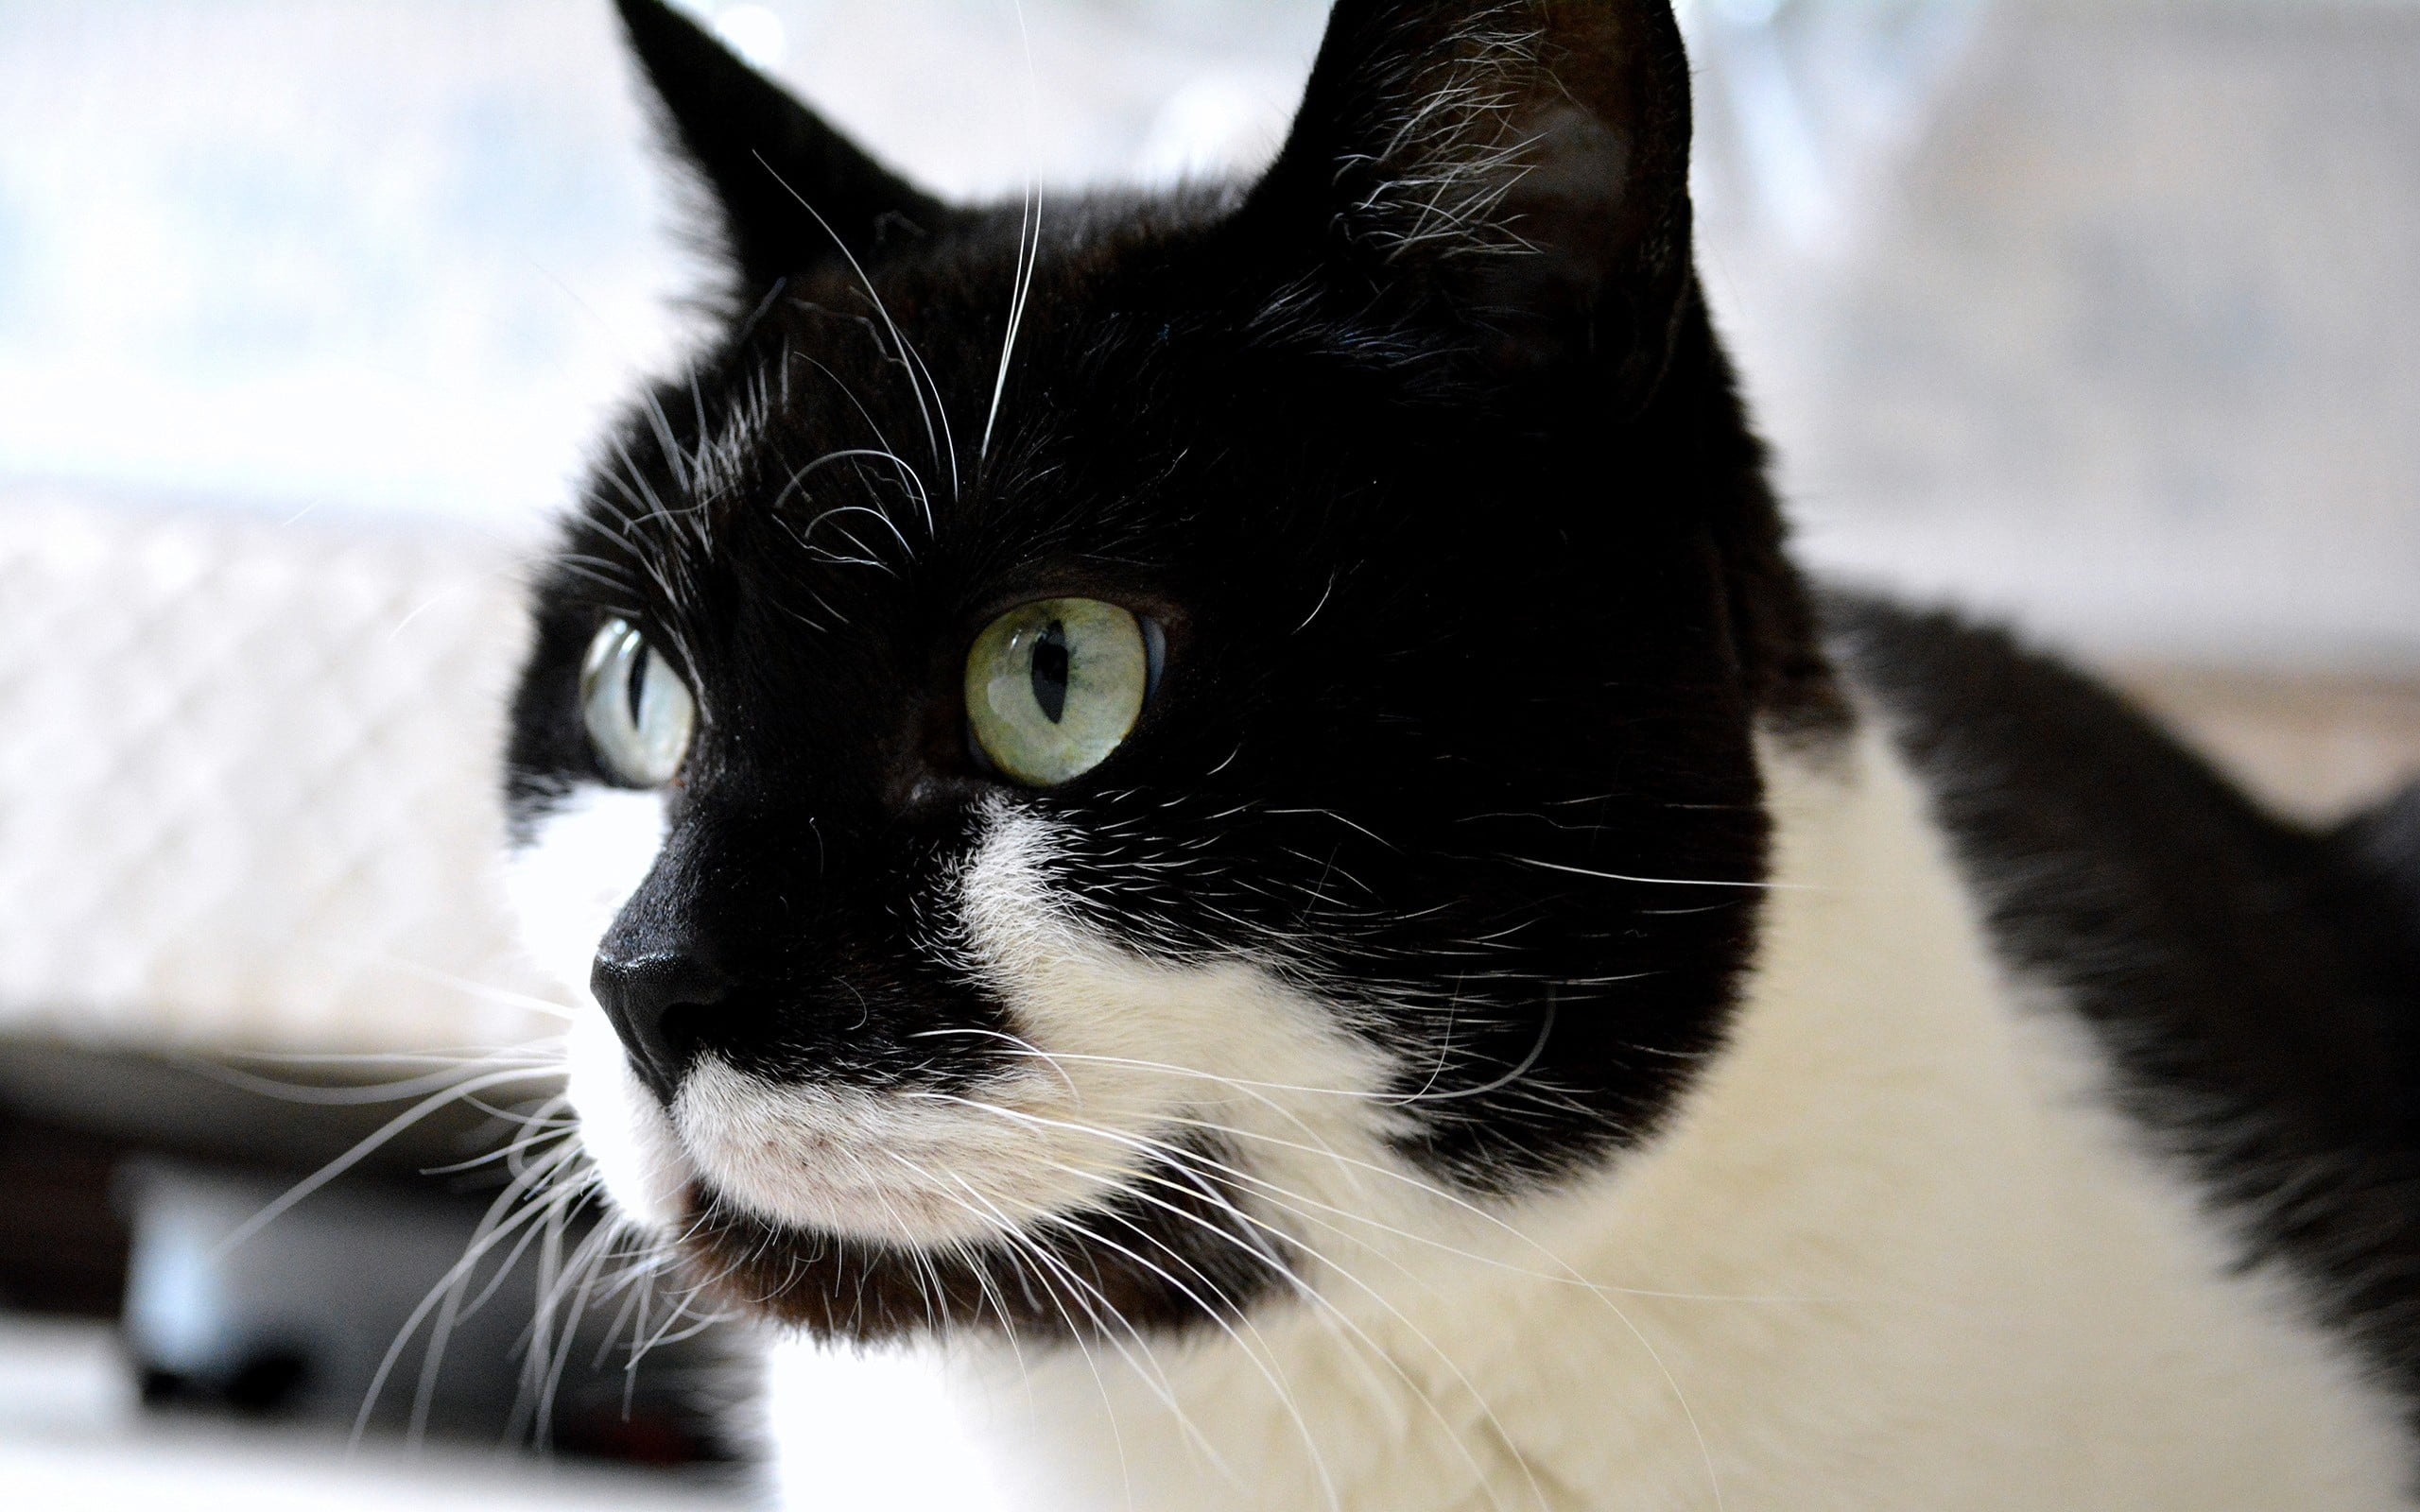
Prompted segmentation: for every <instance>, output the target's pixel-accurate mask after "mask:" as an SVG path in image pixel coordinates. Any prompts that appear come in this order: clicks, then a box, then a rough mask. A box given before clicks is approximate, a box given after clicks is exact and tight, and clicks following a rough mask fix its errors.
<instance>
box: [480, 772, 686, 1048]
mask: <svg viewBox="0 0 2420 1512" xmlns="http://www.w3.org/2000/svg"><path fill="white" fill-rule="evenodd" d="M664 835H665V814H664V799H663V797H662V796H661V795H660V794H656V793H645V792H633V791H631V790H629V789H627V788H617V787H601V786H586V787H580V788H578V789H576V790H574V791H573V792H572V793H570V794H569V795H567V796H566V797H564V798H563V799H561V800H560V801H559V802H558V803H557V805H556V806H555V808H554V809H553V810H552V811H551V812H548V813H546V814H544V815H541V816H539V817H538V818H537V819H536V820H535V822H534V823H533V824H532V825H531V827H530V835H529V840H528V843H527V844H526V845H523V846H521V847H520V848H518V849H517V850H516V851H514V853H513V856H512V859H511V865H510V868H509V869H508V871H507V873H506V884H507V887H508V889H509V892H510V898H511V902H512V906H513V911H514V913H515V914H516V915H517V916H518V920H519V923H520V932H521V943H522V945H523V947H524V948H525V949H527V951H528V952H529V954H530V956H531V958H532V959H534V960H535V961H536V962H537V964H538V965H539V966H540V967H541V968H542V969H544V971H546V972H548V973H549V974H550V975H552V976H553V977H554V978H555V979H556V980H557V981H558V982H560V983H562V986H563V988H564V989H565V990H567V991H568V992H570V993H571V994H572V1001H573V1002H575V1003H578V1004H580V1005H583V1006H584V1007H588V1008H591V1009H594V1008H595V1006H596V1004H595V1000H594V999H593V998H591V997H590V996H589V992H588V975H589V971H590V970H591V968H592V967H593V966H594V965H595V963H596V946H597V943H598V942H599V941H600V940H602V939H603V938H604V937H605V931H606V930H608V929H609V928H611V927H612V926H613V923H614V916H616V915H617V914H619V913H620V912H621V911H622V905H623V904H624V903H626V902H630V899H631V894H632V893H634V892H636V891H638V889H639V884H641V883H643V882H645V881H646V880H647V874H648V870H649V869H650V868H653V867H654V865H655V857H656V853H657V852H658V851H662V850H663V849H664ZM598 1011H599V1013H600V1015H601V1010H598Z"/></svg>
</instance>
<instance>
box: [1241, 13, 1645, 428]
mask: <svg viewBox="0 0 2420 1512" xmlns="http://www.w3.org/2000/svg"><path fill="white" fill-rule="evenodd" d="M1688 151H1689V82H1688V64H1687V60H1686V57H1685V53H1684V51H1683V48H1682V43H1681V35H1680V29H1679V26H1678V25H1677V24H1676V22H1675V21H1674V19H1673V15H1672V11H1671V8H1670V6H1669V5H1668V4H1666V3H1664V0H1512V3H1501V4H1460V5H1453V4H1437V3H1427V4H1420V3H1411V0H1342V3H1340V5H1339V6H1338V7H1337V9H1336V11H1335V14H1334V15H1333V17H1332V18H1331V19H1330V21H1329V25H1328V31H1327V36H1326V38H1325V40H1324V41H1323V42H1322V44H1321V47H1320V53H1319V58H1318V60H1317V61H1316V62H1315V63H1314V65H1313V67H1312V72H1311V78H1310V82H1309V85H1308V87H1307V88H1306V89H1305V94H1304V98H1303V104H1302V108H1301V110H1300V112H1298V113H1297V115H1296V117H1295V122H1294V127H1293V130H1292V132H1291V134H1290V135H1289V137H1288V141H1287V144H1286V146H1285V148H1284V150H1283V151H1282V152H1281V153H1280V154H1279V156H1278V159H1277V162H1276V163H1275V165H1274V166H1272V167H1271V170H1270V173H1269V175H1268V177H1267V178H1266V179H1264V180H1263V181H1262V183H1261V184H1260V186H1259V187H1258V188H1257V189H1256V190H1255V192H1254V196H1253V203H1252V204H1251V206H1250V207H1249V208H1248V213H1252V214H1258V215H1265V216H1269V217H1271V218H1273V219H1280V220H1288V221H1291V222H1293V223H1294V224H1296V225H1297V226H1298V227H1300V228H1302V229H1304V230H1306V231H1308V232H1309V233H1310V236H1311V240H1312V245H1313V246H1314V247H1315V248H1316V249H1317V255H1318V256H1319V257H1320V258H1321V259H1322V263H1323V265H1324V269H1323V270H1324V271H1325V272H1326V273H1327V274H1329V275H1330V276H1333V277H1341V278H1344V279H1346V280H1349V281H1351V282H1354V283H1360V284H1363V285H1366V286H1368V287H1369V288H1370V289H1371V290H1372V291H1373V292H1374V293H1376V294H1378V295H1379V296H1381V297H1384V298H1391V299H1392V300H1393V301H1396V302H1397V303H1398V304H1399V305H1400V306H1402V307H1403V308H1405V309H1406V310H1407V311H1410V312H1417V314H1416V315H1415V317H1414V318H1428V319H1432V320H1440V321H1443V322H1447V323H1450V324H1451V325H1452V326H1453V327H1454V329H1455V332H1456V334H1457V335H1460V336H1461V338H1462V340H1463V342H1464V344H1465V345H1467V346H1468V348H1469V349H1470V350H1471V351H1472V352H1474V353H1475V354H1476V355H1478V357H1479V358H1480V359H1481V360H1482V361H1484V362H1485V363H1487V364H1488V365H1490V366H1491V367H1494V368H1495V369H1499V370H1503V371H1506V372H1511V373H1518V372H1523V371H1536V370H1539V369H1556V370H1558V371H1563V372H1569V371H1570V370H1572V369H1588V370H1589V371H1591V372H1592V373H1593V374H1594V375H1595V376H1596V377H1597V378H1598V379H1599V381H1601V382H1605V383H1609V384H1611V385H1612V386H1613V387H1616V389H1618V390H1621V391H1624V392H1627V393H1629V394H1631V395H1632V396H1634V397H1643V396H1644V395H1645V394H1646V392H1647V391H1649V390H1651V388H1652V387H1654V383H1655V380H1656V378H1657V376H1658V375H1660V373H1661V372H1662V370H1663V368H1664V366H1665V364H1666V362H1667V361H1668V357H1669V354H1670V352H1671V349H1672V345H1673V342H1674V339H1675V333H1676V330H1677V328H1678V326H1679V325H1680V323H1681V320H1682V317H1683V313H1684V309H1685V306H1686V305H1687V304H1688V302H1689V301H1690V299H1691V295H1692V289H1693V283H1692V278H1691V272H1690V251H1689V242H1690V209H1689V199H1688Z"/></svg>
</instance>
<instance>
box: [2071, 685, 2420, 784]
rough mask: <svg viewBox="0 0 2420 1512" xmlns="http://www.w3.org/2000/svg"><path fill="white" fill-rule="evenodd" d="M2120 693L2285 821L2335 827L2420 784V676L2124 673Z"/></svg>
mask: <svg viewBox="0 0 2420 1512" xmlns="http://www.w3.org/2000/svg"><path fill="white" fill-rule="evenodd" d="M2107 675H2108V676H2109V677H2110V679H2112V680H2113V681H2115V682H2116V683H2117V684H2118V686H2119V687H2121V688H2123V689H2124V690H2125V691H2126V692H2127V693H2129V694H2131V695H2132V696H2135V698H2137V699H2139V700H2140V701H2141V702H2142V703H2144V704H2145V705H2147V706H2148V707H2149V708H2150V709H2151V710H2152V712H2153V713H2156V714H2158V715H2159V716H2160V717H2161V718H2163V719H2165V720H2166V721H2168V723H2169V726H2170V727H2171V728H2173V729H2175V730H2179V731H2180V732H2182V733H2183V734H2184V735H2185V737H2186V738H2187V740H2189V741H2190V742H2192V744H2193V745H2195V746H2196V747H2199V748H2200V749H2201V750H2202V751H2203V752H2204V753H2205V754H2206V755H2208V756H2210V757H2211V758H2213V759H2214V760H2216V761H2217V762H2218V764H2219V765H2221V766H2222V767H2224V768H2225V769H2226V770H2227V771H2228V772H2230V773H2231V774H2233V775H2234V776H2235V777H2236V778H2237V779H2238V781H2239V782H2243V783H2244V784H2245V785H2246V786H2247V787H2249V788H2250V789H2251V790H2252V791H2253V792H2254V793H2255V794H2256V795H2258V796H2259V797H2260V798H2262V799H2265V800H2266V801H2268V802H2269V803H2270V804H2271V805H2272V806H2273V807H2274V808H2276V809H2277V810H2278V811H2279V812H2281V813H2284V814H2288V815H2290V816H2294V817H2297V818H2303V819H2310V820H2323V821H2324V820H2331V819H2336V818H2340V817H2342V816H2344V815H2346V814H2349V813H2351V812H2353V811H2354V810H2356V809H2359V808H2360V807H2362V806H2364V805H2365V804H2368V803H2371V802H2375V801H2377V799H2380V798H2383V797H2385V796H2386V795H2387V794H2388V793H2390V792H2392V791H2394V789H2395V788H2397V787H2398V786H2400V785H2401V784H2402V783H2404V782H2412V781H2415V780H2420V676H2414V677H2412V678H2411V679H2389V678H2354V677H2327V676H2319V675H2308V674H2297V675H2285V674H2280V673H2267V672H2242V671H2229V670H2221V669H2217V668H2210V667H2185V666H2162V665H2152V664H2133V665H2121V666H2117V667H2112V668H2109V669H2107Z"/></svg>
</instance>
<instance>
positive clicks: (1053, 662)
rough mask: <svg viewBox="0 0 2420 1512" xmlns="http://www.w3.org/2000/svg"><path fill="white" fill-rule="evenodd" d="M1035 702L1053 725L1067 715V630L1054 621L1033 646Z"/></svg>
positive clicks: (1061, 721)
mask: <svg viewBox="0 0 2420 1512" xmlns="http://www.w3.org/2000/svg"><path fill="white" fill-rule="evenodd" d="M1032 677H1033V701H1034V702H1035V703H1037V704H1040V705H1041V706H1042V716H1043V717H1044V718H1046V719H1047V720H1049V721H1050V722H1051V723H1052V724H1054V725H1056V724H1062V723H1064V722H1065V719H1066V714H1067V627H1066V625H1065V623H1064V622H1063V621H1060V620H1052V621H1051V622H1050V624H1049V626H1048V627H1046V628H1045V629H1044V630H1043V632H1042V635H1041V637H1040V639H1038V640H1036V641H1035V642H1034V643H1033V674H1032Z"/></svg>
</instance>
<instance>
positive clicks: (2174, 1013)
mask: <svg viewBox="0 0 2420 1512" xmlns="http://www.w3.org/2000/svg"><path fill="white" fill-rule="evenodd" d="M1829 610H1830V615H1829V617H1830V620H1831V623H1832V625H1833V627H1834V631H1835V644H1836V645H1837V646H1838V648H1839V650H1840V653H1841V659H1842V661H1843V662H1844V664H1845V665H1846V666H1847V667H1848V668H1849V669H1850V671H1851V672H1852V679H1851V680H1852V681H1854V682H1856V683H1858V685H1860V686H1862V687H1864V688H1867V689H1869V690H1871V691H1872V692H1873V693H1874V694H1875V695H1876V696H1877V697H1878V698H1879V699H1880V700H1881V702H1882V704H1883V706H1884V708H1885V709H1886V711H1887V715H1888V718H1889V721H1890V723H1891V724H1892V726H1893V730H1894V731H1895V733H1896V735H1897V737H1898V742H1899V745H1900V747H1901V748H1902V749H1903V750H1904V751H1905V752H1906V754H1907V755H1908V757H1909V758H1910V761H1911V763H1912V764H1913V765H1914V766H1915V767H1916V769H1917V771H1918V772H1919V773H1920V774H1921V775H1922V776H1923V777H1924V778H1925V779H1926V780H1927V785H1928V786H1929V787H1930V788H1931V790H1932V792H1933V794H1934V796H1935V801H1936V804H1937V807H1938V812H1939V815H1940V817H1941V818H1942V820H1943V821H1944V823H1945V825H1946V826H1947V828H1948V830H1949V833H1950V834H1951V836H1952V837H1953V839H1954V841H1955V842H1956V844H1957V847H1958V850H1959V853H1960V857H1961V859H1962V862H1963V864H1964V869H1965V872H1966V876H1967V879H1968V881H1969V883H1970V885H1972V886H1973V887H1974V888H1975V889H1976V892H1977V895H1978V896H1979V898H1981V899H1982V900H1983V902H1984V903H1985V905H1986V907H1987V908H1988V910H1989V921H1990V925H1991V928H1992V931H1993V934H1994V936H1995V937H1996V939H1997V943H1998V946H1999V950H2000V952H2001V954H2002V955H2003V956H2004V957H2005V958H2006V959H2007V960H2008V962H2009V963H2010V964H2011V965H2013V966H2014V967H2015V968H2017V969H2018V970H2019V971H2021V972H2022V973H2024V974H2025V975H2026V976H2028V977H2030V978H2031V979H2034V980H2037V981H2043V982H2047V983H2049V984H2053V985H2055V986H2056V987H2058V988H2064V989H2065V997H2066V1000H2067V1001H2068V1002H2070V1003H2072V1005H2073V1006H2074V1007H2075V1009H2076V1010H2077V1011H2079V1012H2080V1013H2081V1014H2082V1015H2083V1019H2084V1021H2085V1022H2087V1023H2088V1024H2090V1025H2091V1027H2092V1029H2093V1030H2094V1032H2095V1033H2096V1035H2097V1036H2098V1038H2099V1039H2100V1041H2101V1043H2102V1044H2103V1045H2104V1047H2105V1048H2106V1050H2107V1052H2108V1054H2109V1056H2110V1057H2111V1058H2112V1060H2113V1061H2114V1062H2115V1064H2116V1065H2117V1066H2118V1068H2119V1071H2120V1076H2121V1080H2120V1084H2119V1086H2118V1094H2119V1097H2120V1100H2121V1104H2122V1106H2123V1107H2124V1108H2125V1109H2126V1111H2127V1112H2128V1113H2129V1114H2131V1115H2132V1116H2133V1118H2134V1119H2135V1121H2136V1122H2137V1123H2138V1124H2139V1125H2141V1126H2142V1127H2143V1128H2144V1129H2145V1130H2147V1131H2148V1132H2149V1134H2150V1135H2151V1137H2152V1140H2153V1141H2154V1142H2155V1143H2157V1144H2158V1145H2160V1146H2162V1147H2164V1148H2165V1149H2166V1150H2168V1151H2169V1152H2170V1153H2172V1154H2174V1155H2177V1156H2179V1157H2181V1158H2183V1160H2185V1161H2186V1162H2187V1164H2188V1166H2189V1167H2190V1168H2192V1169H2194V1170H2195V1171H2196V1172H2197V1173H2198V1175H2199V1177H2201V1180H2202V1183H2203V1185H2204V1189H2205V1190H2206V1191H2207V1192H2208V1193H2209V1194H2210V1195H2211V1197H2212V1199H2213V1200H2214V1201H2215V1202H2216V1203H2217V1204H2218V1205H2220V1206H2221V1208H2222V1209H2223V1210H2224V1211H2225V1213H2226V1215H2227V1216H2228V1217H2229V1218H2230V1219H2232V1220H2233V1221H2234V1222H2235V1223H2236V1224H2237V1226H2238V1229H2239V1231H2240V1233H2241V1234H2242V1237H2243V1242H2244V1260H2245V1263H2247V1264H2256V1263H2268V1262H2278V1263H2284V1264H2285V1265H2287V1266H2288V1267H2289V1269H2290V1270H2291V1271H2293V1272H2294V1273H2296V1274H2298V1275H2299V1276H2300V1277H2302V1278H2303V1279H2304V1280H2307V1281H2309V1282H2311V1283H2313V1285H2312V1291H2313V1295H2314V1296H2315V1297H2316V1298H2317V1300H2318V1302H2319V1304H2320V1306H2321V1307H2323V1308H2324V1309H2325V1311H2326V1312H2327V1313H2329V1314H2332V1315H2333V1316H2334V1317H2335V1319H2336V1320H2337V1321H2338V1322H2340V1323H2342V1324H2344V1325H2346V1326H2348V1327H2349V1328H2350V1329H2351V1331H2352V1332H2354V1333H2355V1334H2356V1335H2357V1336H2359V1337H2360V1338H2361V1339H2363V1340H2364V1341H2365V1343H2366V1344H2367V1345H2368V1346H2369V1347H2370V1348H2371V1349H2372V1350H2373V1351H2374V1352H2375V1354H2376V1356H2377V1359H2378V1360H2379V1362H2380V1363H2381V1364H2382V1365H2383V1366H2385V1367H2387V1368H2388V1369H2389V1370H2390V1371H2391V1372H2392V1374H2393V1376H2394V1379H2395V1380H2396V1381H2397V1382H2398V1383H2399V1384H2400V1385H2401V1386H2402V1387H2403V1389H2404V1390H2405V1392H2406V1393H2407V1400H2412V1401H2414V1402H2420V908H2415V906H2414V904H2415V901H2420V886H2416V885H2415V884H2416V883H2420V833H2415V831H2414V816H2415V815H2420V789H2415V790H2414V792H2413V793H2411V794H2409V795H2406V797H2405V798H2404V799H2403V800H2402V802H2401V803H2400V804H2399V805H2397V806H2392V807H2390V808H2387V809H2383V810H2380V811H2379V812H2378V813H2377V815H2375V816H2369V817H2368V818H2367V819H2365V820H2363V821H2361V822H2359V823H2356V824H2354V825H2351V826H2348V827H2347V828H2346V829H2345V830H2343V831H2341V832H2339V833H2336V834H2334V835H2323V834H2317V833H2309V832H2307V831H2304V830H2301V829H2298V828H2296V827H2294V826H2292V825H2290V824H2287V823H2284V822H2282V821H2280V820H2278V819H2275V818H2273V817H2272V816H2269V815H2267V814H2265V813H2263V812H2261V811H2260V810H2259V809H2257V808H2256V807H2255V806H2254V805H2253V804H2252V803H2251V802H2250V801H2248V800H2247V799H2244V798H2243V797H2242V796H2241V795H2240V794H2239V793H2238V792H2237V791H2236V790H2235V789H2234V788H2232V787H2231V786H2229V785H2228V784H2227V782H2225V781H2224V780H2223V779H2221V777H2220V776H2219V775H2218V774H2217V773H2216V772H2214V771H2213V770H2212V769H2211V768H2210V767H2209V766H2208V765H2206V764H2205V763H2204V762H2203V761H2201V760H2200V759H2199V758H2197V757H2195V756H2194V755H2192V754H2191V753H2189V752H2187V750H2185V749H2184V748H2183V747H2180V746H2178V745H2177V744H2176V743H2175V742H2174V741H2172V740H2170V739H2169V738H2168V737H2167V736H2166V735H2165V734H2163V733H2162V732H2160V731H2159V730H2157V729H2155V728H2154V727H2153V726H2152V725H2151V724H2150V723H2149V722H2148V721H2146V720H2145V719H2143V718H2142V717H2141V716H2140V715H2139V714H2137V713H2135V711H2133V710H2132V709H2130V708H2128V707H2127V706H2126V705H2125V704H2123V703H2122V702H2120V701H2119V700H2118V699H2117V698H2115V697H2113V696H2111V695H2110V694H2108V693H2107V692H2105V691H2104V690H2102V689H2100V687H2098V686H2096V685H2095V684H2093V683H2092V682H2090V681H2088V680H2086V679H2083V678H2082V677H2080V676H2078V675H2077V674H2075V673H2073V672H2071V671H2069V670H2067V669H2066V668H2065V667H2063V666H2060V665H2059V664H2057V663H2056V662H2050V661H2048V660H2046V659H2044V658H2041V657H2038V656H2033V655H2030V654H2028V653H2026V652H2025V651H2023V650H2021V649H2019V648H2018V647H2017V646H2016V645H2015V644H2014V643H2013V642H2012V641H2010V640H2009V638H2008V637H2006V636H2005V635H2002V634H2000V633H1997V632H1995V631H1989V630H1979V629H1976V628H1973V627H1968V626H1966V625H1963V624H1962V623H1960V622H1958V621H1956V620H1954V619H1952V618H1950V617H1948V616H1946V615H1940V614H1916V613H1910V612H1909V611H1906V610H1898V609H1894V608H1893V607H1891V606H1889V605H1886V604H1883V603H1880V602H1877V601H1874V600H1870V599H1860V598H1853V597H1847V596H1841V597H1840V598H1837V599H1835V600H1833V601H1832V602H1831V604H1830V605H1829Z"/></svg>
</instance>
